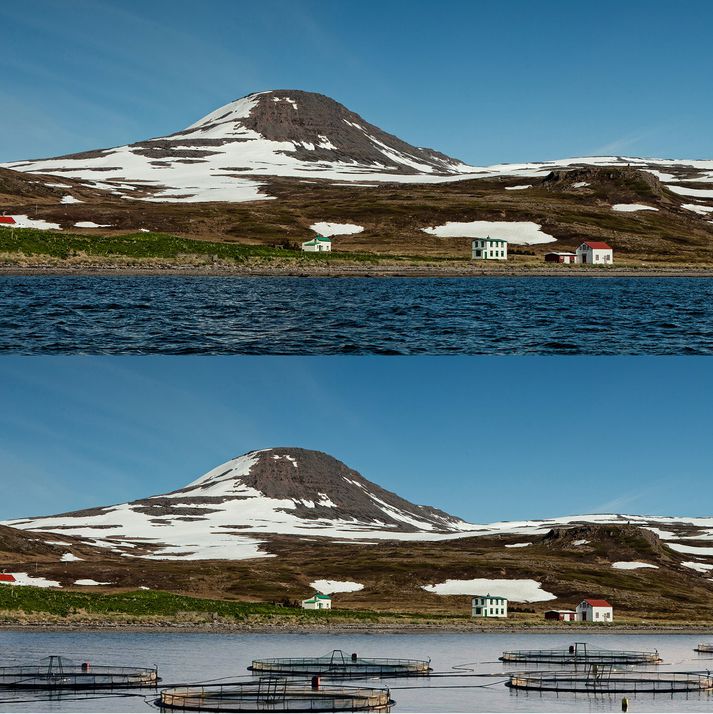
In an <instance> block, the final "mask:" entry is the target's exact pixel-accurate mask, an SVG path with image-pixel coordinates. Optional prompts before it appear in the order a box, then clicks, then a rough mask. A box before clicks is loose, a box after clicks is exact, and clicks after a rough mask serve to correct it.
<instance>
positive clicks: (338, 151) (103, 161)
mask: <svg viewBox="0 0 713 714" xmlns="http://www.w3.org/2000/svg"><path fill="white" fill-rule="evenodd" d="M2 166H4V167H5V168H10V169H16V170H18V171H22V172H30V173H44V174H52V175H55V176H62V177H66V178H70V179H78V180H82V181H84V182H86V184H87V186H88V187H91V188H95V189H103V190H105V191H108V192H109V193H110V194H112V195H117V196H121V197H124V198H129V199H131V198H133V199H139V200H148V201H159V202H175V201H178V202H203V201H227V202H241V201H254V200H259V199H267V198H273V197H274V193H273V192H272V191H271V190H270V189H271V183H272V182H271V181H269V179H270V178H275V177H283V178H285V177H291V178H298V179H301V180H302V181H306V182H314V181H316V182H321V181H328V182H330V183H340V184H341V183H351V184H359V183H363V182H366V183H367V185H375V184H379V183H383V182H394V183H409V184H413V183H441V182H452V181H461V180H466V179H471V178H476V177H477V178H493V177H502V176H519V177H522V178H544V177H545V176H547V175H548V174H549V173H550V172H551V171H553V170H569V169H572V168H578V167H580V168H581V167H607V166H613V167H632V168H636V169H642V170H645V171H648V172H650V173H651V174H653V175H655V176H656V177H657V178H659V179H660V180H661V181H662V182H664V183H665V184H667V185H668V186H669V188H670V189H671V191H673V192H674V193H677V194H679V195H683V196H688V197H689V198H691V199H694V200H698V199H706V198H711V197H713V191H711V188H712V187H713V161H700V160H667V159H644V158H638V157H626V156H595V157H584V158H574V159H565V160H559V161H544V162H539V163H521V164H498V165H495V166H489V167H475V166H469V165H467V164H466V163H464V162H462V161H460V160H458V159H454V158H451V157H449V156H446V155H445V154H442V153H440V152H438V151H435V150H433V149H426V148H420V147H416V146H412V145H411V144H409V143H407V142H405V141H403V140H402V139H400V138H398V137H397V136H394V135H393V134H389V133H387V132H385V131H383V130H382V129H380V128H379V127H377V126H375V125H373V124H370V123H369V122H367V121H366V120H365V119H363V118H362V117H361V116H359V115H358V114H356V113H355V112H353V111H351V110H349V109H347V108H346V107H345V106H343V105H342V104H340V103H339V102H336V101H335V100H333V99H331V98H329V97H327V96H324V95H322V94H316V93H313V92H305V91H301V90H296V89H289V90H271V91H266V92H257V93H254V94H249V95H247V96H246V97H242V98H240V99H236V100H235V101H233V102H230V103H228V104H226V105H224V106H222V107H220V108H218V109H216V110H215V111H212V112H210V113H209V114H207V115H206V116H204V117H203V118H202V119H199V120H198V121H197V122H195V123H194V124H191V125H190V126H189V127H187V128H186V129H183V130H182V131H178V132H175V133H172V134H169V135H167V136H160V137H156V138H153V139H148V140H144V141H139V142H136V143H134V144H128V145H125V146H119V147H114V148H109V149H97V150H92V151H85V152H81V153H77V154H69V155H66V156H59V157H55V158H47V159H37V160H29V161H16V162H12V163H6V164H3V165H2ZM575 183H580V184H583V185H580V186H579V188H584V187H585V185H586V180H583V181H580V182H575Z"/></svg>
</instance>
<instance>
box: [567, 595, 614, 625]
mask: <svg viewBox="0 0 713 714" xmlns="http://www.w3.org/2000/svg"><path fill="white" fill-rule="evenodd" d="M576 612H577V620H578V621H580V622H612V621H613V620H614V608H613V607H612V606H611V605H610V604H609V603H608V602H607V601H606V600H595V599H592V598H588V599H587V600H582V602H580V603H579V605H577V611H576Z"/></svg>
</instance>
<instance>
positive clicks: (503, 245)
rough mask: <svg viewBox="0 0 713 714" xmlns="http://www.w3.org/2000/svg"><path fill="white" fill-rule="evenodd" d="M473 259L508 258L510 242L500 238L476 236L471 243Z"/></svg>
mask: <svg viewBox="0 0 713 714" xmlns="http://www.w3.org/2000/svg"><path fill="white" fill-rule="evenodd" d="M470 254H471V258H473V260H507V259H508V242H507V241H506V240H502V239H500V238H491V237H490V236H488V237H487V238H475V239H474V240H473V242H472V243H471V253H470Z"/></svg>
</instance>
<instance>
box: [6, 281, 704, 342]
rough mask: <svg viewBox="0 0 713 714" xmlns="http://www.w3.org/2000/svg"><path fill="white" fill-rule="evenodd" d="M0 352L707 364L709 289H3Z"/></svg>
mask: <svg viewBox="0 0 713 714" xmlns="http://www.w3.org/2000/svg"><path fill="white" fill-rule="evenodd" d="M0 352H4V353H21V354H42V353H44V354H57V353H77V352H81V353H84V354H357V355H358V354H386V355H390V354H563V355H565V354H567V355H572V354H627V355H631V354H711V353H713V279H707V278H706V279H702V278H610V279H597V278H591V279H588V278H579V279H576V280H575V279H573V280H563V279H558V278H542V277H538V278H491V279H472V278H433V279H428V278H423V279H413V278H324V279H321V278H274V277H270V278H244V277H243V278H241V277H228V278H226V277H210V278H208V277H173V276H171V277H8V276H5V277H0Z"/></svg>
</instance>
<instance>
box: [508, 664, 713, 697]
mask: <svg viewBox="0 0 713 714" xmlns="http://www.w3.org/2000/svg"><path fill="white" fill-rule="evenodd" d="M506 686H508V687H511V688H512V689H525V690H535V691H540V692H575V693H576V692H581V693H587V694H646V693H650V694H675V693H680V692H703V691H709V690H711V689H713V676H711V675H710V674H701V673H698V672H629V671H616V670H612V669H611V668H608V667H598V666H597V665H591V666H590V667H589V668H588V670H587V672H586V673H584V672H583V673H579V674H578V673H577V672H572V671H566V672H520V673H514V674H511V675H510V680H509V681H508V682H506Z"/></svg>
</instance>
